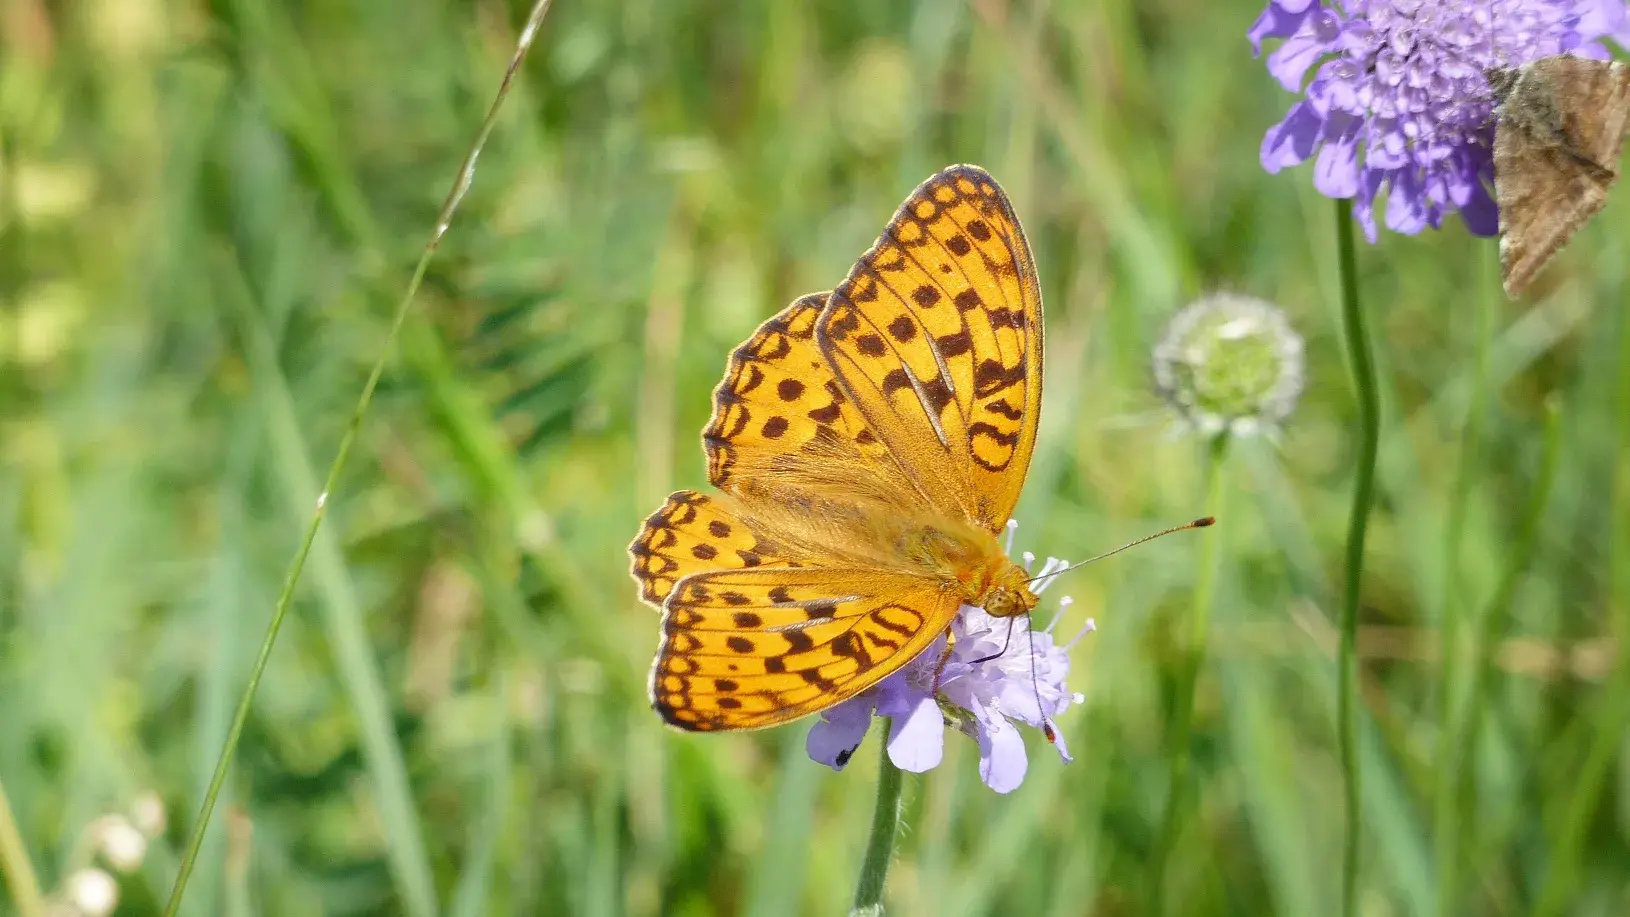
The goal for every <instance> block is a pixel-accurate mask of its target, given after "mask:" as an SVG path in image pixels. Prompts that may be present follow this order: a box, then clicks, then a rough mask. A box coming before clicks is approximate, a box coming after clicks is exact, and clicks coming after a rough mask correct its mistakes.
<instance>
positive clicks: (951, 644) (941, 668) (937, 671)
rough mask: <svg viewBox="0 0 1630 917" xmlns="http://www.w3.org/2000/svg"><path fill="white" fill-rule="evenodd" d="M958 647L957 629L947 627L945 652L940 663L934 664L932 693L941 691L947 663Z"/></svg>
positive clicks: (941, 655)
mask: <svg viewBox="0 0 1630 917" xmlns="http://www.w3.org/2000/svg"><path fill="white" fill-rule="evenodd" d="M954 649H956V631H955V630H953V629H950V628H947V629H946V631H945V652H943V653H941V654H940V661H939V665H936V666H934V690H933V692H932V694H935V695H937V694H939V693H940V676H941V675H944V674H945V664H946V663H948V662H950V661H951V651H952V650H954Z"/></svg>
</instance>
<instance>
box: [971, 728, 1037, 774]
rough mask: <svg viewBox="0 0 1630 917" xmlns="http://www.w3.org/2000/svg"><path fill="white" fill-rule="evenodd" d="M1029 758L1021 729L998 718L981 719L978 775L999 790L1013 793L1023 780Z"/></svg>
mask: <svg viewBox="0 0 1630 917" xmlns="http://www.w3.org/2000/svg"><path fill="white" fill-rule="evenodd" d="M1029 767H1030V760H1029V758H1027V757H1026V756H1025V753H1024V739H1022V738H1021V737H1020V736H1019V730H1017V729H1015V728H1014V727H1013V726H1012V725H1010V724H1009V723H1007V722H1006V721H1004V720H1002V719H1000V718H997V719H995V720H993V721H985V720H981V721H980V723H979V779H980V780H983V781H984V782H985V785H986V786H988V787H990V788H991V789H993V790H995V791H996V792H998V793H1011V792H1013V791H1014V790H1016V789H1018V788H1019V784H1021V783H1023V782H1024V774H1025V771H1026V770H1028V769H1029Z"/></svg>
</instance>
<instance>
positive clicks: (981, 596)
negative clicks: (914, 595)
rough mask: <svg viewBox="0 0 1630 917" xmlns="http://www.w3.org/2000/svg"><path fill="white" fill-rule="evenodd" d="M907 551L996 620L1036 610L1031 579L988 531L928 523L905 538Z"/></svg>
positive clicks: (926, 570) (924, 568)
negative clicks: (1009, 557)
mask: <svg viewBox="0 0 1630 917" xmlns="http://www.w3.org/2000/svg"><path fill="white" fill-rule="evenodd" d="M902 547H903V548H904V551H903V552H902V553H903V554H904V555H905V556H906V557H907V558H910V559H911V560H912V561H913V562H914V563H915V564H916V565H918V566H919V567H920V568H921V569H923V570H924V571H925V572H927V573H929V574H930V575H932V576H934V577H935V578H937V579H939V580H940V581H941V582H942V583H943V584H944V585H945V587H946V588H948V589H952V590H955V591H956V592H957V593H958V594H959V595H960V596H961V598H962V603H963V604H965V605H973V606H976V607H979V608H983V609H985V611H986V612H987V613H989V614H990V615H992V616H994V617H998V618H1005V617H1011V616H1013V615H1022V614H1024V613H1025V612H1028V611H1029V610H1030V609H1032V608H1034V607H1035V606H1036V601H1037V600H1036V596H1035V593H1033V592H1031V591H1030V586H1029V583H1030V574H1028V573H1026V572H1025V570H1024V568H1023V567H1020V566H1019V565H1018V564H1015V563H1014V562H1013V561H1011V560H1009V559H1008V557H1007V555H1006V554H1005V553H1003V551H1002V549H1001V546H1000V545H999V544H998V543H997V541H996V539H995V538H994V537H993V536H991V535H990V534H989V533H988V532H985V531H983V530H980V529H976V528H973V527H965V526H960V525H955V524H946V523H941V524H928V525H922V526H919V527H915V528H913V529H910V530H908V531H907V532H905V533H904V537H903V539H902Z"/></svg>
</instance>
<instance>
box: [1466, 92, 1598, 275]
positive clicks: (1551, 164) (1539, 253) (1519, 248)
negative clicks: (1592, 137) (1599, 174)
mask: <svg viewBox="0 0 1630 917" xmlns="http://www.w3.org/2000/svg"><path fill="white" fill-rule="evenodd" d="M1494 197H1495V202H1496V203H1497V204H1498V205H1499V208H1500V280H1501V283H1502V285H1503V286H1504V287H1505V292H1506V295H1507V296H1509V297H1513V298H1515V297H1516V296H1517V295H1519V294H1520V293H1522V292H1523V291H1524V290H1525V289H1527V288H1528V286H1529V284H1531V283H1532V282H1533V280H1534V278H1535V276H1537V275H1538V274H1539V272H1540V270H1541V269H1543V268H1544V267H1545V265H1546V264H1547V263H1548V262H1549V261H1550V260H1551V258H1552V257H1553V256H1555V255H1556V253H1557V252H1558V251H1560V250H1561V249H1562V246H1564V245H1566V244H1567V242H1568V240H1569V239H1571V238H1572V237H1573V234H1574V232H1576V231H1577V230H1578V229H1579V227H1580V226H1583V225H1584V224H1585V222H1586V221H1588V220H1589V219H1590V218H1591V217H1592V216H1595V215H1596V212H1597V211H1599V210H1601V209H1602V207H1603V205H1605V204H1606V203H1607V186H1606V185H1605V184H1604V183H1602V182H1601V181H1600V180H1598V179H1597V178H1596V177H1595V176H1593V175H1592V174H1591V170H1590V169H1589V168H1588V167H1587V166H1586V165H1585V164H1584V163H1581V162H1579V161H1578V160H1576V159H1575V158H1574V157H1573V156H1571V155H1569V154H1568V153H1567V152H1565V151H1563V150H1562V149H1561V148H1559V147H1557V146H1555V145H1552V144H1546V143H1542V142H1540V141H1537V140H1535V139H1533V138H1532V137H1530V136H1529V135H1528V134H1527V133H1526V132H1525V131H1523V130H1520V129H1516V128H1512V127H1509V126H1508V125H1506V124H1504V123H1499V124H1497V125H1496V126H1495V132H1494Z"/></svg>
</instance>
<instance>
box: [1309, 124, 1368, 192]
mask: <svg viewBox="0 0 1630 917" xmlns="http://www.w3.org/2000/svg"><path fill="white" fill-rule="evenodd" d="M1358 177H1359V171H1358V124H1357V123H1356V122H1354V124H1353V126H1352V128H1351V129H1350V130H1348V131H1347V132H1346V133H1345V134H1344V135H1342V136H1341V137H1338V138H1336V139H1334V140H1327V141H1325V144H1324V146H1323V148H1321V149H1320V150H1319V159H1318V161H1317V162H1316V163H1315V164H1314V166H1313V187H1315V188H1317V189H1318V190H1319V193H1320V194H1322V195H1324V196H1325V197H1332V198H1342V197H1352V196H1353V195H1355V194H1357V193H1358Z"/></svg>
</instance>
